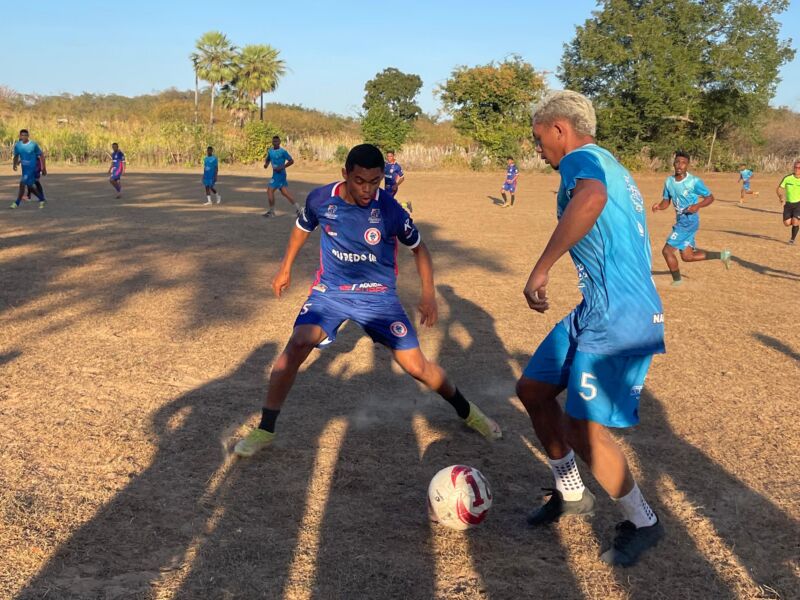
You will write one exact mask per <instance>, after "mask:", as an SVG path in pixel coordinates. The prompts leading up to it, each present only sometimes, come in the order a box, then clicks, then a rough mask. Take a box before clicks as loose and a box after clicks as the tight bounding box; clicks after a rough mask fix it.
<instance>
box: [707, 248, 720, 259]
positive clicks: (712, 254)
mask: <svg viewBox="0 0 800 600" xmlns="http://www.w3.org/2000/svg"><path fill="white" fill-rule="evenodd" d="M719 258H722V253H721V252H712V251H711V250H706V260H715V259H719Z"/></svg>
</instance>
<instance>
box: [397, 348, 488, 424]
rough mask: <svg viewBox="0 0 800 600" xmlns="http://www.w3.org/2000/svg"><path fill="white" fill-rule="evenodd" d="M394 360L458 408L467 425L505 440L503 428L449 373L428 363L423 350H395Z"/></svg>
mask: <svg viewBox="0 0 800 600" xmlns="http://www.w3.org/2000/svg"><path fill="white" fill-rule="evenodd" d="M392 354H393V355H394V359H395V361H396V362H397V364H398V365H400V367H402V369H403V370H404V371H405V372H406V373H408V374H409V375H411V376H412V377H413V378H414V379H416V380H417V381H419V382H421V383H423V384H425V385H426V386H427V387H428V389H430V390H432V391H434V392H436V393H437V394H439V395H440V396H441V397H442V398H444V399H445V400H447V402H448V403H449V404H450V405H451V406H452V407H453V408H454V409H455V411H456V414H458V416H459V417H461V418H462V419H464V421H465V422H466V424H467V425H468V426H469V427H471V428H472V429H474V430H475V431H477V432H478V433H480V434H481V435H482V436H484V437H485V438H486V439H488V440H496V439H500V438H501V437H502V435H503V434H502V432H501V431H500V426H499V425H497V423H495V422H494V421H493V420H492V419H490V418H489V417H487V416H486V415H485V414H483V412H482V411H481V410H480V409H479V408H478V407H477V405H475V404H473V403H472V402H469V401H468V400H467V399H466V398H464V396H463V395H462V394H461V392H460V391H459V390H458V388H457V387H456V386H455V385H453V383H452V382H451V381H450V380H449V379H448V378H447V373H446V372H445V370H444V369H443V368H442V367H440V366H439V365H438V364H436V363H435V362H433V361H430V360H428V359H427V358H426V357H425V355H424V354H423V353H422V350H420V349H419V348H412V349H409V350H393V351H392Z"/></svg>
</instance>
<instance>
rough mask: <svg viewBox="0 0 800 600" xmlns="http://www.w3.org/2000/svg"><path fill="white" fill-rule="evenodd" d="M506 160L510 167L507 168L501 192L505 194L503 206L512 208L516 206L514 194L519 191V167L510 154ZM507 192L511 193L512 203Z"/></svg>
mask: <svg viewBox="0 0 800 600" xmlns="http://www.w3.org/2000/svg"><path fill="white" fill-rule="evenodd" d="M506 161H507V162H508V168H506V180H505V181H504V182H503V187H502V188H501V189H500V194H502V196H503V208H511V207H512V206H514V195H515V194H516V193H517V178H518V177H519V169H517V163H515V162H514V158H513V157H511V156H509V157H508V158H507V159H506ZM506 192H508V193H509V194H511V204H509V203H508V198H507V197H506Z"/></svg>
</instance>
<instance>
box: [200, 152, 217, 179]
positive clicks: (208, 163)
mask: <svg viewBox="0 0 800 600" xmlns="http://www.w3.org/2000/svg"><path fill="white" fill-rule="evenodd" d="M218 169H219V160H218V159H217V157H216V156H206V157H205V158H204V159H203V184H204V185H206V186H211V185H214V182H216V181H217V170H218Z"/></svg>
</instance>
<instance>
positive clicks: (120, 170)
mask: <svg viewBox="0 0 800 600" xmlns="http://www.w3.org/2000/svg"><path fill="white" fill-rule="evenodd" d="M124 173H125V154H124V153H123V152H122V150H120V149H119V144H117V143H116V142H114V143H113V144H111V166H110V167H109V168H108V174H109V178H108V182H109V183H110V184H111V187H113V188H114V189H115V190H117V198H120V197H121V196H122V175H123V174H124Z"/></svg>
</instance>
